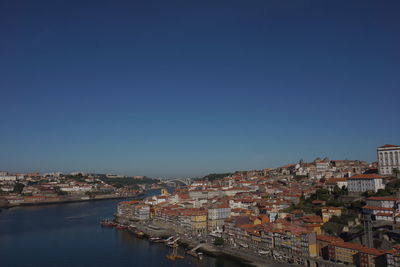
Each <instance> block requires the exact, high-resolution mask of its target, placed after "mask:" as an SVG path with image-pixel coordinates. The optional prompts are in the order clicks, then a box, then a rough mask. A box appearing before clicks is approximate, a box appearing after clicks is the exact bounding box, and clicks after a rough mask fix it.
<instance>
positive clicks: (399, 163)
mask: <svg viewBox="0 0 400 267" xmlns="http://www.w3.org/2000/svg"><path fill="white" fill-rule="evenodd" d="M377 153H378V164H379V174H381V175H391V174H393V169H397V170H399V171H400V146H395V145H383V146H380V147H378V149H377Z"/></svg>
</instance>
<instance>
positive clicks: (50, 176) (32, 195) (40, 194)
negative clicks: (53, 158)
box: [0, 171, 132, 206]
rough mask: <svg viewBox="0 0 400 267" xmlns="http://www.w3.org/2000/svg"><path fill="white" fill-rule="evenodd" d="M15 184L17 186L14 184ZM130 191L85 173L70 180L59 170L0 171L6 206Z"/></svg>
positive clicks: (121, 193) (2, 199)
mask: <svg viewBox="0 0 400 267" xmlns="http://www.w3.org/2000/svg"><path fill="white" fill-rule="evenodd" d="M16 185H17V186H16ZM130 193H132V190H130V189H127V188H122V189H117V188H115V187H114V186H112V185H109V184H107V183H105V182H104V181H102V180H101V179H99V178H98V177H95V176H91V175H86V176H84V177H83V178H81V179H79V180H77V179H71V178H67V177H66V176H64V175H62V174H61V173H47V174H43V175H41V174H40V173H26V174H22V173H19V174H9V173H8V172H5V171H2V172H0V199H1V201H2V203H3V204H4V203H5V204H6V205H11V206H14V205H20V204H24V203H28V204H31V203H41V202H60V201H66V200H73V199H81V200H85V199H89V197H90V194H98V195H101V194H104V195H107V194H120V195H128V194H130Z"/></svg>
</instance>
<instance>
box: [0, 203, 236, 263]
mask: <svg viewBox="0 0 400 267" xmlns="http://www.w3.org/2000/svg"><path fill="white" fill-rule="evenodd" d="M118 202H119V200H106V201H95V202H79V203H69V204H54V205H43V206H29V207H17V208H13V209H9V210H3V212H1V213H0V259H1V266H2V267H3V266H4V267H9V266H10V267H14V266H15V267H20V266H21V267H22V266H23V267H27V266H28V267H30V266H35V267H36V266H40V267H54V266H57V267H71V266H85V267H86V266H96V267H103V266H104V267H106V266H107V267H109V266H118V267H119V266H129V267H134V266H154V267H161V266H174V267H181V266H198V267H209V266H218V267H228V266H239V265H238V264H236V263H235V262H233V261H230V260H227V259H224V258H213V257H204V258H203V260H201V261H199V260H198V259H195V258H193V257H190V256H186V257H185V259H183V260H178V261H176V262H171V261H169V260H167V259H166V258H165V256H166V255H167V253H170V250H169V248H167V247H166V246H165V244H157V243H150V242H148V240H147V239H138V238H136V237H135V236H134V235H132V234H131V233H130V232H128V231H118V230H116V229H113V228H102V227H100V224H99V221H100V220H101V219H102V218H106V217H111V216H112V215H113V214H114V213H115V209H116V205H117V203H118ZM179 253H180V254H181V255H184V250H183V249H180V250H179Z"/></svg>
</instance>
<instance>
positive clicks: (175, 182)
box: [163, 178, 192, 185]
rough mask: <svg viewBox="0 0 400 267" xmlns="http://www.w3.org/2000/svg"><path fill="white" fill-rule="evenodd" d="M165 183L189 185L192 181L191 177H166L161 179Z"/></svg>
mask: <svg viewBox="0 0 400 267" xmlns="http://www.w3.org/2000/svg"><path fill="white" fill-rule="evenodd" d="M163 182H164V183H166V184H177V183H178V182H180V183H182V184H184V185H190V184H191V183H192V179H190V178H176V179H168V180H164V181H163Z"/></svg>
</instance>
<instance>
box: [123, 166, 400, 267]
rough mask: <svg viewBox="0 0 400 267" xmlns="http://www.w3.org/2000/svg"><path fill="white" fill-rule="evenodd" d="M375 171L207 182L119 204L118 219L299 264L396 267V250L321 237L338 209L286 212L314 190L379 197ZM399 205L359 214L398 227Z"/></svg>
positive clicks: (399, 250)
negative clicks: (211, 238)
mask: <svg viewBox="0 0 400 267" xmlns="http://www.w3.org/2000/svg"><path fill="white" fill-rule="evenodd" d="M377 169H378V166H377V165H376V164H367V163H366V162H362V161H356V160H329V159H322V160H321V159H316V160H314V161H313V162H311V163H304V162H302V161H300V162H299V163H297V164H289V165H285V166H282V167H279V168H276V169H263V170H259V171H247V172H236V173H234V174H233V175H229V176H227V177H224V178H221V179H215V180H212V181H208V180H204V179H200V180H195V181H194V182H192V183H191V184H190V185H188V186H185V187H179V188H177V189H175V191H174V192H173V193H168V192H167V191H165V190H164V191H163V192H162V194H161V195H158V196H152V197H148V198H145V199H144V200H143V201H128V202H121V203H120V204H119V205H118V212H117V215H118V216H120V217H124V218H125V219H128V220H132V221H135V220H144V221H148V220H151V221H152V222H153V223H155V222H157V223H159V225H161V226H162V227H165V228H168V229H173V230H174V231H176V232H179V233H185V234H187V235H191V236H197V237H206V236H219V237H221V238H223V239H224V242H225V245H226V246H229V247H231V248H236V249H241V250H245V251H247V250H248V251H251V252H253V253H259V254H260V255H261V254H267V255H268V256H272V255H275V256H277V257H282V258H291V259H295V260H296V262H297V263H304V260H305V259H307V258H315V259H321V260H326V261H330V262H335V263H343V264H350V265H356V266H368V267H370V266H386V265H387V266H400V247H397V246H393V248H392V249H389V250H387V249H386V250H380V249H376V248H372V247H367V246H363V245H361V244H359V243H358V244H357V243H351V242H345V241H344V240H342V239H341V238H339V237H334V236H330V235H328V234H327V233H325V232H324V231H323V228H322V226H323V225H324V223H327V222H329V221H330V219H331V218H332V217H333V216H336V217H340V216H341V215H342V209H343V208H342V207H334V206H327V205H326V203H325V201H322V200H314V201H312V204H313V205H314V206H315V207H318V208H319V209H320V213H319V215H315V214H306V213H305V212H304V211H303V210H290V209H288V208H289V207H291V206H293V205H294V204H297V203H299V201H300V199H301V198H307V197H308V196H310V195H311V194H313V193H314V192H315V191H316V190H318V189H327V190H329V191H334V190H337V189H338V188H339V189H346V190H348V194H350V195H351V194H355V195H360V194H361V193H363V192H365V191H371V192H378V191H379V190H380V189H384V188H385V184H386V182H387V179H388V178H387V176H381V175H380V174H378V173H377ZM399 203H400V201H399V199H397V198H396V197H369V198H367V199H366V205H365V206H364V207H363V208H362V210H363V212H364V213H365V214H372V215H374V219H375V220H382V221H385V220H386V221H388V222H389V221H390V222H396V221H397V215H398V214H397V210H399V208H400V206H399V205H400V204H399ZM382 264H383V265H382Z"/></svg>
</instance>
